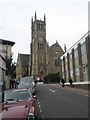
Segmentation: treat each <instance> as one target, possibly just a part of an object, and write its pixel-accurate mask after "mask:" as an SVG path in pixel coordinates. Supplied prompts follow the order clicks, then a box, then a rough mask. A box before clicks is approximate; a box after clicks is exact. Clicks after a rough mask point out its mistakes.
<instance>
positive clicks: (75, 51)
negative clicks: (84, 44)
mask: <svg viewBox="0 0 90 120" xmlns="http://www.w3.org/2000/svg"><path fill="white" fill-rule="evenodd" d="M74 56H75V58H77V57H78V49H77V48H76V49H75V50H74Z"/></svg>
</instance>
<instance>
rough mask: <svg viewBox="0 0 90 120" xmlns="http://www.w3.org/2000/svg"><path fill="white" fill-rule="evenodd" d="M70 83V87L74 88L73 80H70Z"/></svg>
mask: <svg viewBox="0 0 90 120" xmlns="http://www.w3.org/2000/svg"><path fill="white" fill-rule="evenodd" d="M69 83H70V87H72V83H73V80H72V79H71V78H70V80H69Z"/></svg>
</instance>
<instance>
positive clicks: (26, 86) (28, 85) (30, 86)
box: [18, 83, 33, 88]
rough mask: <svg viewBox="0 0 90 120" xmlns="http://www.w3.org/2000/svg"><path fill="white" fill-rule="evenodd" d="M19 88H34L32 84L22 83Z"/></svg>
mask: <svg viewBox="0 0 90 120" xmlns="http://www.w3.org/2000/svg"><path fill="white" fill-rule="evenodd" d="M18 88H33V84H32V83H20V84H19V85H18Z"/></svg>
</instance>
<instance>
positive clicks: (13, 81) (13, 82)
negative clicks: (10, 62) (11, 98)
mask: <svg viewBox="0 0 90 120" xmlns="http://www.w3.org/2000/svg"><path fill="white" fill-rule="evenodd" d="M14 85H15V80H14V79H12V88H14Z"/></svg>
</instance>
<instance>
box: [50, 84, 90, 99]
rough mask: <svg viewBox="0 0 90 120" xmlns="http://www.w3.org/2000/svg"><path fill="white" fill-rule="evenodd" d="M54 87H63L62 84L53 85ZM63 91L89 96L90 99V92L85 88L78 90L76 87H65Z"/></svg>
mask: <svg viewBox="0 0 90 120" xmlns="http://www.w3.org/2000/svg"><path fill="white" fill-rule="evenodd" d="M52 86H53V87H57V88H60V87H62V85H61V84H53V85H52ZM63 89H65V90H67V91H69V92H75V93H78V94H80V95H84V96H88V97H90V91H89V90H88V89H84V88H77V87H75V86H73V87H70V86H65V87H63Z"/></svg>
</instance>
